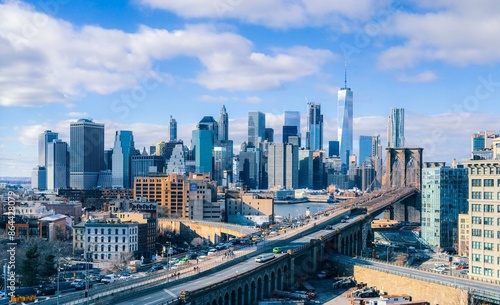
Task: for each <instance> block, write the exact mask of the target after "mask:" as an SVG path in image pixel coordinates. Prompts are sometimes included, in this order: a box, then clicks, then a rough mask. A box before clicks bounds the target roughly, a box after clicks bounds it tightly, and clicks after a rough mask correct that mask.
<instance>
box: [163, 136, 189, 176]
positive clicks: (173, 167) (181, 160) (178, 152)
mask: <svg viewBox="0 0 500 305" xmlns="http://www.w3.org/2000/svg"><path fill="white" fill-rule="evenodd" d="M188 152H189V150H188V148H187V147H186V146H184V144H182V141H180V142H177V144H176V145H175V147H174V149H173V150H172V153H171V154H170V157H169V159H168V160H166V164H167V165H166V170H165V171H166V174H167V175H170V174H174V173H175V174H186V173H187V172H188V169H187V165H186V158H187V155H188Z"/></svg>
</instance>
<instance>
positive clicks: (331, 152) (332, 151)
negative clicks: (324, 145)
mask: <svg viewBox="0 0 500 305" xmlns="http://www.w3.org/2000/svg"><path fill="white" fill-rule="evenodd" d="M339 149H340V146H339V141H328V157H333V156H339Z"/></svg>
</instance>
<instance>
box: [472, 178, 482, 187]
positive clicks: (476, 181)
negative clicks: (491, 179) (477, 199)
mask: <svg viewBox="0 0 500 305" xmlns="http://www.w3.org/2000/svg"><path fill="white" fill-rule="evenodd" d="M472 186H481V179H472Z"/></svg>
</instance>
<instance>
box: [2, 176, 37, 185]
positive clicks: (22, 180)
mask: <svg viewBox="0 0 500 305" xmlns="http://www.w3.org/2000/svg"><path fill="white" fill-rule="evenodd" d="M0 183H8V184H31V178H30V177H0Z"/></svg>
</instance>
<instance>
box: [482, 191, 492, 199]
mask: <svg viewBox="0 0 500 305" xmlns="http://www.w3.org/2000/svg"><path fill="white" fill-rule="evenodd" d="M484 199H485V200H493V192H484Z"/></svg>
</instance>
